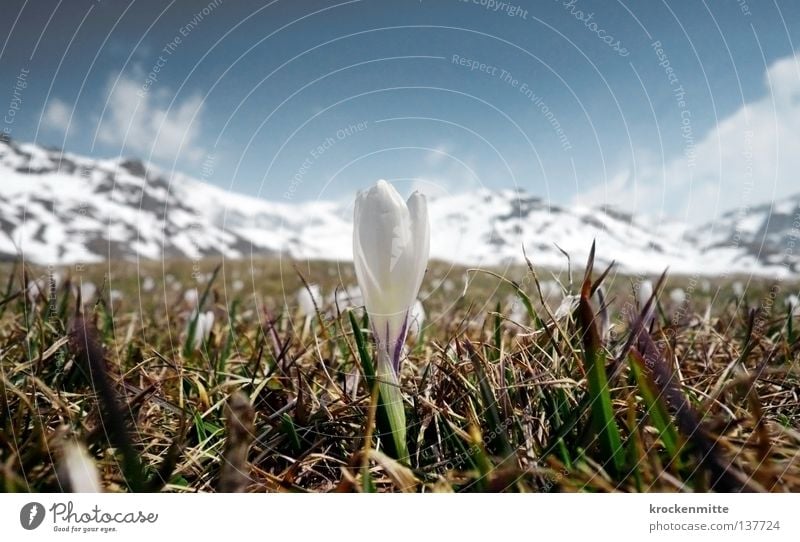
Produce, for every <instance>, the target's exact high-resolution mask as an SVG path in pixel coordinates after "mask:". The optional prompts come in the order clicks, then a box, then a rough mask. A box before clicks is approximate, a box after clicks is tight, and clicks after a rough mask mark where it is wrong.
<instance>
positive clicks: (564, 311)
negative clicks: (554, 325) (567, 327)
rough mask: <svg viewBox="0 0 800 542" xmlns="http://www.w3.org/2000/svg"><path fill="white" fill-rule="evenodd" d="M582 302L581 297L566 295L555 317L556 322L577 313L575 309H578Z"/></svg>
mask: <svg viewBox="0 0 800 542" xmlns="http://www.w3.org/2000/svg"><path fill="white" fill-rule="evenodd" d="M579 301H580V296H577V295H566V296H564V299H562V300H561V304H560V305H559V306H558V308H557V309H556V312H555V314H553V317H554V318H555V319H556V320H562V319H564V318H566V317H567V316H569V315H570V314H572V313H573V312H575V309H576V308H578V302H579Z"/></svg>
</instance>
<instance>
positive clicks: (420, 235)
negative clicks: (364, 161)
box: [353, 180, 430, 377]
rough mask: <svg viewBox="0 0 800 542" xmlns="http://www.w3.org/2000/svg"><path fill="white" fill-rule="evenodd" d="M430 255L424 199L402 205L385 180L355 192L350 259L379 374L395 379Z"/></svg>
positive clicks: (416, 194)
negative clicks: (351, 257) (410, 316)
mask: <svg viewBox="0 0 800 542" xmlns="http://www.w3.org/2000/svg"><path fill="white" fill-rule="evenodd" d="M429 252H430V226H429V224H428V205H427V202H426V200H425V196H423V195H422V194H420V193H419V192H414V193H413V194H411V197H409V198H408V201H407V202H405V201H403V198H402V197H400V194H399V193H398V192H397V190H395V189H394V187H393V186H391V185H390V184H389V183H387V182H386V181H383V180H381V181H378V183H377V184H376V185H375V186H373V187H372V188H370V189H369V190H366V191H362V192H359V193H358V196H357V197H356V204H355V211H354V228H353V261H354V263H355V269H356V277H357V278H358V284H359V286H360V287H361V292H362V294H363V296H364V304H365V305H366V308H367V313H369V318H370V322H371V323H372V329H373V332H374V333H375V337H376V342H377V347H378V365H379V372H386V369H388V368H391V373H392V374H393V375H394V376H395V377H396V375H397V372H398V370H399V367H400V353H401V351H402V345H403V341H404V340H405V337H406V334H407V332H408V315H409V311H410V309H411V307H412V306H413V305H414V302H415V301H416V299H417V293H418V292H419V287H420V285H421V284H422V278H423V276H424V275H425V268H426V267H427V265H428V254H429Z"/></svg>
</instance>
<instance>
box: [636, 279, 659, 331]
mask: <svg viewBox="0 0 800 542" xmlns="http://www.w3.org/2000/svg"><path fill="white" fill-rule="evenodd" d="M651 297H653V283H652V282H650V281H649V280H648V279H644V280H643V281H642V282H641V283H639V291H638V292H637V296H636V301H637V305H638V308H639V312H640V313H643V312H644V310H645V306H646V305H647V302H648V301H650V298H651ZM655 304H656V300H655V299H653V301H652V303H650V307H649V308H648V309H647V313H646V314H644V313H643V314H642V323H643V325H644V327H646V328H649V327H650V324H651V323H652V321H653V317H654V316H655Z"/></svg>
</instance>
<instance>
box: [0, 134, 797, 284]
mask: <svg viewBox="0 0 800 542" xmlns="http://www.w3.org/2000/svg"><path fill="white" fill-rule="evenodd" d="M429 209H430V216H431V224H432V238H431V255H432V257H434V258H438V259H442V260H446V261H452V262H455V263H460V264H468V265H502V264H505V263H523V262H524V259H523V252H522V246H523V243H524V245H525V249H526V252H527V254H528V256H529V257H530V258H531V259H532V260H533V261H534V262H535V263H536V264H537V265H544V266H551V267H563V266H565V265H566V263H567V260H566V258H565V256H564V255H563V254H562V253H561V251H560V250H559V248H558V247H560V248H561V249H563V250H564V251H566V252H567V253H568V254H570V256H571V258H572V261H573V262H577V263H581V262H582V261H583V260H584V259H585V258H586V255H587V253H588V248H589V246H590V244H591V241H592V239H596V240H597V243H598V247H599V251H598V254H599V258H598V259H599V263H600V264H603V263H608V262H609V261H610V260H611V259H614V260H616V261H617V262H618V264H619V266H620V268H621V269H623V270H625V271H628V272H647V273H656V272H660V271H662V270H663V269H664V268H665V267H667V266H669V267H670V268H671V270H672V271H673V272H680V273H701V274H718V273H726V272H737V271H738V272H747V273H759V274H768V273H769V274H772V273H776V272H777V273H783V274H785V273H787V272H789V270H790V269H797V265H798V263H797V262H798V257H797V254H796V251H795V252H793V253H789V254H788V256H787V254H786V253H787V247H790V246H793V239H794V238H795V237H794V235H795V234H796V233H797V231H796V229H797V223H796V222H797V220H796V218H793V217H797V216H798V213H800V198H794V199H793V200H791V201H787V202H784V203H782V204H781V205H779V206H776V207H773V206H762V207H757V208H752V209H750V210H749V211H748V213H745V214H742V213H728V214H726V215H724V216H723V217H722V218H721V220H719V221H717V222H716V223H715V224H711V225H706V226H704V227H702V228H698V229H694V230H690V229H689V228H687V227H686V226H683V225H680V224H660V225H648V224H647V223H646V222H644V221H642V220H640V219H638V218H637V217H634V216H631V215H628V214H625V213H623V212H620V211H618V210H615V209H611V208H589V207H578V206H575V207H559V206H555V205H548V204H547V203H546V202H544V201H542V200H541V199H539V198H537V197H534V196H531V195H529V194H526V193H524V192H519V191H512V190H504V191H498V192H493V191H490V190H485V189H484V190H478V191H476V192H471V193H465V194H456V195H448V196H443V197H438V198H433V199H431V200H430V203H429ZM740 215H742V216H740ZM351 217H352V208H351V207H350V206H349V205H344V204H340V203H335V202H307V203H276V202H269V201H265V200H261V199H257V198H251V197H248V196H243V195H240V194H235V193H233V192H228V191H225V190H223V189H221V188H218V187H215V186H212V185H208V184H206V183H203V182H201V181H198V180H195V179H192V178H189V177H186V176H183V175H180V174H174V175H171V176H170V175H168V174H167V173H165V172H163V171H160V170H158V169H157V168H154V167H151V166H148V165H145V164H143V163H142V162H140V161H137V160H130V159H117V160H96V159H91V158H86V157H81V156H76V155H72V154H68V153H61V152H60V151H56V150H48V149H44V148H42V147H39V146H36V145H33V144H24V143H23V144H18V143H15V142H2V141H0V258H4V259H11V258H15V257H19V256H22V257H24V258H25V260H27V261H31V262H35V263H43V264H44V263H57V264H65V263H75V262H83V263H90V262H98V261H103V260H104V259H106V258H123V259H129V260H135V259H136V258H144V259H161V258H173V257H183V258H190V259H196V258H201V257H206V256H214V255H222V256H224V257H227V258H244V257H250V256H251V255H278V254H282V255H286V256H289V257H292V258H297V259H333V260H346V259H349V258H350V247H351V242H350V236H351V231H352V230H351V223H350V222H351ZM743 225H744V226H746V227H745V228H743ZM743 232H744V233H743ZM734 240H735V241H736V242H734ZM783 260H787V262H788V265H784V262H783Z"/></svg>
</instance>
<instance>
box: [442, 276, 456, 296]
mask: <svg viewBox="0 0 800 542" xmlns="http://www.w3.org/2000/svg"><path fill="white" fill-rule="evenodd" d="M455 289H456V283H455V282H453V279H445V280H444V282H442V290H444V291H445V293H448V294H449V293H450V292H452V291H454V290H455Z"/></svg>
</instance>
